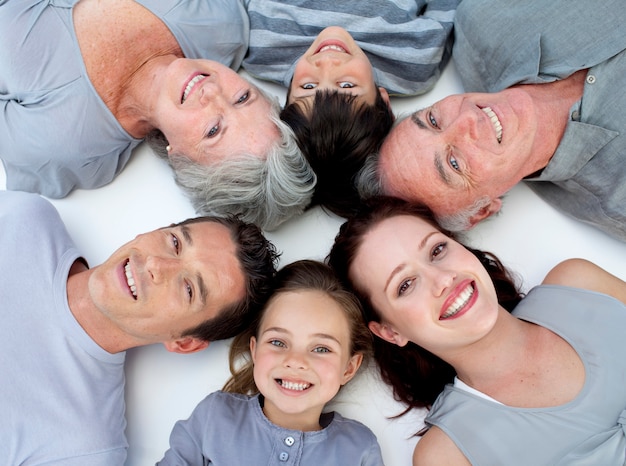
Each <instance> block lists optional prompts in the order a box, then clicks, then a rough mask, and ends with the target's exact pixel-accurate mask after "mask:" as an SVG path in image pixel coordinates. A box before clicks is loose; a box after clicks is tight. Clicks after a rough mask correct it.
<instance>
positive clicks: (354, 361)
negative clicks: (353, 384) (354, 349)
mask: <svg viewBox="0 0 626 466" xmlns="http://www.w3.org/2000/svg"><path fill="white" fill-rule="evenodd" d="M362 362H363V355H362V354H361V353H356V354H353V355H352V357H351V358H350V360H349V361H348V365H347V366H346V370H345V372H344V373H343V377H342V378H341V385H345V384H347V383H348V382H349V381H350V380H352V377H354V376H355V374H356V371H358V370H359V367H361V363H362Z"/></svg>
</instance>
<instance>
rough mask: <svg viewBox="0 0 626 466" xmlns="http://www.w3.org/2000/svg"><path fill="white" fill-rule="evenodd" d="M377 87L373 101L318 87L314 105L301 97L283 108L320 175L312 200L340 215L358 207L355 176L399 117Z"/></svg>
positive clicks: (303, 149) (345, 214) (285, 116)
mask: <svg viewBox="0 0 626 466" xmlns="http://www.w3.org/2000/svg"><path fill="white" fill-rule="evenodd" d="M376 92H377V95H376V101H375V102H374V104H372V105H369V104H367V103H359V101H358V100H357V96H354V95H352V94H344V93H339V92H337V91H318V92H316V93H315V97H314V99H313V103H312V104H311V105H308V104H307V103H306V102H304V101H296V102H293V103H291V104H289V105H287V106H286V107H285V108H284V109H283V111H282V112H281V114H280V118H281V119H282V120H284V121H285V122H286V123H287V124H288V125H289V126H291V128H292V130H293V132H294V133H295V135H296V140H297V142H298V146H299V147H300V150H302V153H303V154H304V156H305V157H306V159H307V161H308V162H309V164H310V165H311V168H313V171H314V172H315V174H316V175H317V185H316V187H315V192H314V194H313V200H312V203H311V205H321V206H322V207H324V208H327V209H328V210H330V211H331V212H334V213H335V214H337V215H339V216H341V217H347V216H349V215H351V214H353V213H354V212H355V211H356V210H357V208H358V205H359V199H360V198H359V195H358V192H357V189H356V186H355V175H356V174H357V173H358V172H359V171H360V169H361V167H362V166H363V163H364V162H365V159H366V158H367V156H368V155H369V154H371V153H372V152H376V151H378V149H379V148H380V146H381V144H382V141H383V139H384V138H385V136H387V134H388V133H389V130H390V129H391V126H392V125H393V121H394V116H393V112H392V111H391V109H390V107H389V105H388V104H387V102H385V100H384V99H383V97H382V95H381V93H380V90H379V89H378V88H376Z"/></svg>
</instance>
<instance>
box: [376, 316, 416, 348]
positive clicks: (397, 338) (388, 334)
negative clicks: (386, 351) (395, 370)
mask: <svg viewBox="0 0 626 466" xmlns="http://www.w3.org/2000/svg"><path fill="white" fill-rule="evenodd" d="M367 326H368V328H369V329H370V331H371V332H372V333H373V334H374V335H376V336H377V337H378V338H381V339H383V340H385V341H388V342H389V343H393V344H394V345H398V346H404V345H406V344H407V343H408V342H409V340H408V339H407V338H405V337H403V336H402V335H400V334H399V333H398V332H396V331H395V330H394V329H393V328H392V327H390V326H389V325H387V324H381V323H380V322H374V321H372V322H370V323H369V324H367Z"/></svg>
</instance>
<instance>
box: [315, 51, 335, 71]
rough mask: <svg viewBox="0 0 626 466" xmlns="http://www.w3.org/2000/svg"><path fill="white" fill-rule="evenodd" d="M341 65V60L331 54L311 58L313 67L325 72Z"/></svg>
mask: <svg viewBox="0 0 626 466" xmlns="http://www.w3.org/2000/svg"><path fill="white" fill-rule="evenodd" d="M341 63H342V61H341V58H339V57H337V56H335V55H331V54H322V55H319V56H314V57H313V65H314V66H315V67H316V68H319V69H326V70H327V69H329V68H332V67H334V66H339V65H340V64H341Z"/></svg>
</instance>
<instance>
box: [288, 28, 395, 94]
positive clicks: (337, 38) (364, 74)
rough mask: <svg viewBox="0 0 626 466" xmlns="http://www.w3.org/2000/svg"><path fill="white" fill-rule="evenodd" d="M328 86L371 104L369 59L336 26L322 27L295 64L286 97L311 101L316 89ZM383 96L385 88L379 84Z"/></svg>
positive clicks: (374, 91) (371, 80)
mask: <svg viewBox="0 0 626 466" xmlns="http://www.w3.org/2000/svg"><path fill="white" fill-rule="evenodd" d="M321 90H328V91H338V92H341V93H346V94H352V95H356V96H359V98H358V100H359V101H361V102H365V103H367V104H370V105H372V104H373V103H374V102H375V100H376V83H375V82H374V74H373V71H372V65H371V64H370V61H369V59H368V58H367V56H366V55H365V53H364V52H363V50H361V48H360V47H359V46H358V45H357V44H356V42H355V41H354V39H353V38H352V36H351V35H350V34H349V33H348V31H346V30H345V29H342V28H340V27H337V26H332V27H328V28H326V29H324V30H323V31H322V32H320V33H319V35H318V36H317V37H316V38H315V40H314V41H313V43H312V44H311V46H310V47H309V49H308V50H307V51H306V52H305V53H304V55H302V57H301V58H300V59H299V60H298V63H297V64H296V67H295V70H294V73H293V79H292V81H291V85H290V86H289V100H288V101H287V104H291V103H293V102H295V101H311V102H312V100H313V97H314V96H315V93H316V92H317V91H321ZM381 92H383V93H384V96H385V97H386V95H387V94H386V92H385V90H384V89H382V88H381Z"/></svg>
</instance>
